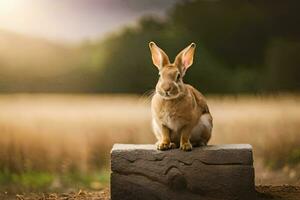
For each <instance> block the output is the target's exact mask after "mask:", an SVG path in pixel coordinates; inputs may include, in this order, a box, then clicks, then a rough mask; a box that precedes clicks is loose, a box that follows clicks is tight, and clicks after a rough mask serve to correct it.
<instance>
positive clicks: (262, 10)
mask: <svg viewBox="0 0 300 200" xmlns="http://www.w3.org/2000/svg"><path fill="white" fill-rule="evenodd" d="M299 6H300V4H299V2H297V1H293V0H290V1H288V2H285V3H284V4H283V3H280V2H277V3H274V2H260V1H248V2H244V1H230V2H227V1H226V2H225V1H201V0H198V1H184V2H181V3H179V4H178V5H176V6H175V7H174V8H173V9H172V10H170V12H169V14H168V16H167V18H166V20H164V21H162V20H161V19H158V18H155V17H144V18H142V19H141V20H140V22H139V23H138V26H137V27H127V28H125V29H124V30H123V31H122V32H121V33H119V34H117V35H114V36H112V37H110V38H108V39H106V40H105V43H106V46H105V47H103V48H105V49H106V51H107V52H108V53H107V56H106V57H105V58H104V60H105V61H104V62H102V64H103V65H102V66H101V71H100V72H99V79H98V80H99V84H98V85H97V87H98V89H99V91H101V92H138V93H143V92H146V91H148V90H150V89H153V88H154V86H155V83H156V80H157V77H158V75H157V69H156V68H155V67H154V66H153V64H152V63H151V57H150V53H149V50H148V43H149V41H156V42H157V44H158V45H159V46H160V47H161V48H162V49H164V50H165V51H166V52H167V54H168V55H169V57H170V59H171V60H172V59H174V57H175V56H176V54H177V53H178V52H179V51H180V50H181V49H183V48H184V47H185V46H187V45H188V44H190V43H191V42H192V41H193V42H196V43H197V45H198V46H197V50H196V55H195V61H194V65H193V66H192V67H191V69H189V71H188V73H187V75H186V77H185V80H186V82H188V83H190V84H192V85H194V86H196V87H197V88H199V89H200V90H201V91H203V92H205V93H241V92H242V93H243V92H244V93H257V92H268V91H271V92H273V91H293V92H297V91H299V89H300V85H299V81H298V80H299V79H300V77H299V74H300V72H299V67H298V66H299V64H300V60H299V58H300V53H299V52H300V51H299V50H298V48H299V45H298V43H299V39H300V38H299V34H298V35H297V34H296V33H297V32H299V31H300V28H299V26H294V25H296V22H297V20H299V19H300V16H299V15H297V14H296V13H297V12H298V11H297V10H296V9H295V7H298V8H299ZM282 7H285V8H286V9H288V10H289V12H285V11H284V10H282V9H281V8H282ZM276 38H281V39H280V40H277V39H276ZM291 38H292V39H293V42H290V39H291ZM276 41H277V42H276Z"/></svg>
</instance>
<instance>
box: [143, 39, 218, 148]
mask: <svg viewBox="0 0 300 200" xmlns="http://www.w3.org/2000/svg"><path fill="white" fill-rule="evenodd" d="M149 48H150V51H151V55H152V61H153V64H154V65H155V66H156V67H157V68H158V70H159V80H158V82H157V84H156V87H155V93H154V95H153V97H152V100H151V114H152V129H153V132H154V134H155V136H156V138H157V140H158V141H157V143H156V145H157V149H158V150H168V149H173V148H178V147H179V148H180V149H181V150H183V151H191V150H192V148H193V147H196V146H205V145H207V143H208V141H209V139H210V138H211V132H212V128H213V119H212V116H211V114H210V112H209V109H208V106H207V103H206V100H205V98H204V96H203V95H202V94H201V93H200V92H199V91H198V90H197V89H195V88H194V87H193V86H191V85H188V84H185V83H183V77H184V75H185V73H186V70H187V69H188V68H189V67H190V66H191V65H192V64H193V57H194V52H195V48H196V45H195V43H192V44H190V45H189V46H188V47H186V48H185V49H183V50H182V51H181V52H180V53H179V54H178V55H177V56H176V58H175V61H174V62H173V63H171V62H170V60H169V58H168V56H167V54H166V53H165V52H164V51H163V50H162V49H160V48H159V47H158V46H157V45H156V44H155V43H154V42H150V43H149Z"/></svg>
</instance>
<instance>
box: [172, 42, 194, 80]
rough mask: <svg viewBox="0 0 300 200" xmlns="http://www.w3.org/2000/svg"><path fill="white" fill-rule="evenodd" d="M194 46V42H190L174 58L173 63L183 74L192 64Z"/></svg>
mask: <svg viewBox="0 0 300 200" xmlns="http://www.w3.org/2000/svg"><path fill="white" fill-rule="evenodd" d="M195 48H196V44H195V43H192V44H190V45H189V46H188V47H186V48H185V49H183V50H182V51H181V52H180V53H179V54H178V55H177V56H176V58H175V64H176V65H177V66H179V67H180V68H181V70H182V73H183V75H184V74H185V72H186V70H187V69H188V68H189V67H190V66H191V65H192V64H193V59H194V52H195Z"/></svg>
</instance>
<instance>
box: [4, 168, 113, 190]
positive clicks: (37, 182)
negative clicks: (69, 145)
mask: <svg viewBox="0 0 300 200" xmlns="http://www.w3.org/2000/svg"><path fill="white" fill-rule="evenodd" d="M109 178H110V172H109V171H108V170H102V171H100V172H97V173H95V172H89V173H81V172H68V173H62V174H58V173H50V172H45V171H31V172H23V173H20V174H17V173H12V172H4V171H3V172H0V188H1V189H4V190H11V189H14V190H15V191H24V190H25V191H26V190H28V191H49V190H53V191H55V190H61V189H66V188H87V189H100V188H103V187H105V186H106V185H107V184H108V183H109Z"/></svg>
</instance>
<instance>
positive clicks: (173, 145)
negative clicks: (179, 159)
mask: <svg viewBox="0 0 300 200" xmlns="http://www.w3.org/2000/svg"><path fill="white" fill-rule="evenodd" d="M169 147H170V149H176V148H177V146H176V144H175V143H173V142H171V143H170V144H169Z"/></svg>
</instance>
